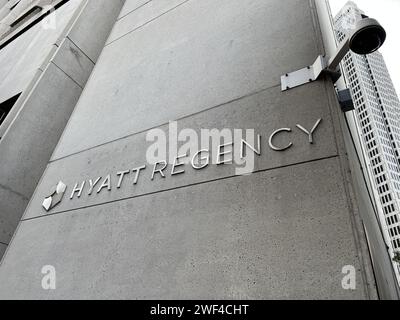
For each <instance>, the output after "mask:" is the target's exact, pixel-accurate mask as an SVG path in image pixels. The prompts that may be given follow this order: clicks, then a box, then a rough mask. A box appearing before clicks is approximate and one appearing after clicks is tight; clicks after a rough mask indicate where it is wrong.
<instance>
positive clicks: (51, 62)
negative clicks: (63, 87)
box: [51, 61, 83, 89]
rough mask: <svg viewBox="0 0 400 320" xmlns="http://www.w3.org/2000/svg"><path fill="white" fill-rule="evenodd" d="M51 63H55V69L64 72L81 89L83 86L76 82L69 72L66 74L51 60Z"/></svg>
mask: <svg viewBox="0 0 400 320" xmlns="http://www.w3.org/2000/svg"><path fill="white" fill-rule="evenodd" d="M51 63H52V64H53V65H55V66H56V67H57V69H59V70H61V71H62V73H63V74H65V75H66V76H67V77H68V78H69V79H71V80H72V81H73V82H74V83H75V84H76V85H77V86H78V87H79V88H81V89H83V87H82V86H81V85H80V84H79V83H78V82H76V81H75V80H74V79H73V78H72V77H71V76H70V75H69V74H67V73H66V72H65V71H64V70H63V69H61V68H60V67H59V66H58V65H56V64H55V63H54V62H53V61H51Z"/></svg>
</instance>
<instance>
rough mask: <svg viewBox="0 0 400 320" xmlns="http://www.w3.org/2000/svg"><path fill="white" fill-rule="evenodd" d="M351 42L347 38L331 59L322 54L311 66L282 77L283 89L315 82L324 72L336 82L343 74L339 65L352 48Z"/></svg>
mask: <svg viewBox="0 0 400 320" xmlns="http://www.w3.org/2000/svg"><path fill="white" fill-rule="evenodd" d="M349 43H350V40H349V39H346V41H344V42H343V44H342V45H341V46H340V47H339V48H338V50H337V51H336V53H335V55H334V56H333V57H332V58H331V59H329V60H327V59H326V58H325V57H324V56H321V55H320V56H318V57H317V59H316V60H315V62H314V63H313V64H312V65H311V66H308V67H305V68H303V69H300V70H297V71H294V72H291V73H287V74H285V75H283V76H282V77H281V85H282V91H286V90H289V89H292V88H295V87H298V86H301V85H303V84H306V83H309V82H314V81H315V80H317V79H318V78H319V77H320V76H321V74H323V73H326V74H329V75H330V76H331V77H332V80H333V81H334V82H336V81H337V80H338V79H339V78H340V76H341V74H340V71H339V70H338V66H339V63H340V61H342V59H343V58H344V56H345V55H346V54H347V53H348V52H349V50H350V46H349Z"/></svg>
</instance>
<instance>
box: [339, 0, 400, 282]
mask: <svg viewBox="0 0 400 320" xmlns="http://www.w3.org/2000/svg"><path fill="white" fill-rule="evenodd" d="M362 15H363V12H362V11H361V10H360V9H359V8H358V7H357V6H356V4H354V3H353V2H348V3H347V4H346V6H345V7H344V8H343V9H342V10H341V11H340V12H339V14H338V15H337V16H336V17H335V33H336V38H337V40H338V42H342V41H343V40H344V39H345V38H346V36H347V35H348V32H349V30H351V29H352V28H353V26H354V24H355V22H356V21H357V20H359V19H362ZM343 69H344V74H345V79H346V82H347V83H348V86H349V88H350V91H351V94H352V98H353V101H354V106H355V113H356V118H357V121H358V126H359V132H360V135H361V140H362V143H363V146H364V150H365V155H366V158H367V159H366V160H367V162H368V163H369V166H368V167H369V171H370V176H371V177H372V178H373V184H374V185H375V187H376V190H377V193H376V197H377V199H376V200H377V203H378V205H380V207H381V209H382V210H378V212H380V215H381V216H380V217H379V218H380V221H381V223H382V230H383V232H385V233H386V237H387V239H390V243H388V246H389V248H390V249H391V250H390V251H391V253H394V252H396V251H400V153H399V152H400V102H399V99H398V97H397V94H396V91H395V89H394V86H393V84H392V81H391V78H390V75H389V72H388V70H387V68H386V64H385V61H384V59H383V57H382V55H381V53H379V52H375V53H373V54H371V55H368V56H365V55H357V54H354V53H352V52H349V53H348V54H347V55H346V57H345V59H344V62H343ZM383 221H384V222H383ZM394 268H395V271H396V274H397V276H398V279H400V278H399V272H400V266H399V264H398V263H395V262H394Z"/></svg>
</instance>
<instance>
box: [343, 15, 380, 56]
mask: <svg viewBox="0 0 400 320" xmlns="http://www.w3.org/2000/svg"><path fill="white" fill-rule="evenodd" d="M385 40H386V31H385V29H384V28H383V27H382V26H381V25H380V24H379V22H378V21H376V20H375V19H372V18H368V17H365V18H364V19H362V20H359V21H357V24H356V27H355V29H354V32H353V34H352V35H351V37H350V39H349V47H350V50H351V51H353V52H354V53H357V54H371V53H373V52H375V51H376V50H378V49H379V48H380V47H382V45H383V43H384V42H385Z"/></svg>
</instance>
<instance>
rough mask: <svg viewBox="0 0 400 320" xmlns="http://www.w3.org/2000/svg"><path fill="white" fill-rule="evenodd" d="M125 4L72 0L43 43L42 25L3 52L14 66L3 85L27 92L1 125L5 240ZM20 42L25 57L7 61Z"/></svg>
mask: <svg viewBox="0 0 400 320" xmlns="http://www.w3.org/2000/svg"><path fill="white" fill-rule="evenodd" d="M95 2H96V5H94V3H95ZM122 3H123V2H122V1H113V2H110V1H89V2H86V1H83V2H82V1H71V2H69V3H67V4H66V5H65V6H63V7H61V8H60V9H59V10H60V11H56V14H57V15H59V16H60V19H57V21H58V23H59V25H58V27H59V28H61V30H58V32H57V33H55V32H50V34H47V33H46V32H45V31H43V33H46V35H43V36H42V37H44V41H39V40H40V39H37V36H38V37H39V38H40V37H41V33H40V30H38V29H37V28H40V26H39V25H38V26H37V28H36V27H35V29H34V30H31V32H29V33H28V34H24V35H23V36H22V38H21V39H18V40H17V41H18V42H17V43H15V44H14V43H11V44H10V46H11V47H10V48H9V47H6V48H5V49H3V50H5V51H4V52H1V53H2V54H4V56H3V58H4V59H3V63H2V64H1V65H2V66H5V67H8V66H10V67H9V68H10V71H9V78H8V79H5V80H4V82H3V83H2V85H4V86H5V87H6V88H12V90H15V89H16V88H15V86H14V85H15V84H16V83H17V84H20V86H17V89H18V91H19V90H23V94H22V95H21V97H20V98H19V100H18V101H17V103H16V105H15V106H14V108H13V110H12V112H11V113H10V115H9V116H8V117H7V119H6V121H5V122H4V124H3V126H2V128H3V130H4V134H3V136H2V139H1V141H0V163H1V164H2V166H1V168H0V242H2V243H4V244H8V243H9V241H10V239H11V237H12V235H13V233H14V231H15V229H16V226H17V224H18V222H19V221H20V219H21V216H22V214H23V212H24V210H25V208H26V205H27V204H28V202H29V199H30V197H31V196H32V194H33V192H34V190H35V188H36V186H37V183H38V181H39V179H40V177H41V175H42V174H43V172H44V170H45V168H46V165H47V163H48V161H49V159H50V156H51V154H52V152H53V151H54V147H55V145H56V144H57V142H58V140H59V138H60V136H61V133H62V131H63V130H64V128H65V125H66V123H67V121H68V119H69V117H70V115H71V112H72V110H73V109H74V107H75V105H76V103H77V101H78V98H79V97H80V95H81V93H82V89H83V87H84V85H85V83H86V81H87V79H88V77H89V75H90V73H91V71H92V69H93V66H94V64H95V62H96V59H97V56H96V54H95V53H96V52H97V53H98V51H100V49H99V48H101V47H102V46H103V45H104V43H105V40H106V38H107V37H108V35H109V33H110V30H111V27H112V26H113V24H114V22H115V19H116V17H117V15H118V14H119V11H120V9H121V7H122ZM104 16H107V19H104ZM67 18H69V19H67ZM99 19H101V21H102V24H101V25H100V24H99ZM96 26H99V27H98V28H96ZM93 32H95V33H94V34H93ZM88 34H90V35H93V36H92V42H91V43H89V44H88V45H87V47H86V48H90V49H86V48H85V47H84V49H82V48H81V47H79V44H80V42H82V39H84V38H85V37H89V36H88ZM30 37H35V39H34V41H33V42H32V43H35V45H34V46H31V43H29V41H27V39H29V38H30ZM42 40H43V39H42ZM24 41H27V43H28V47H26V46H25V44H24ZM50 44H51V45H50ZM18 46H20V47H21V50H20V52H19V53H21V55H18V57H17V61H15V60H13V59H11V62H12V63H11V64H8V63H6V61H7V59H8V58H10V56H12V49H13V48H14V47H18ZM30 47H31V48H32V50H33V51H32V52H31V51H30V50H29V48H30ZM3 50H2V51H3ZM14 54H15V52H14ZM30 57H31V59H30ZM32 57H33V58H32ZM18 71H22V72H21V73H19V72H18ZM21 78H22V80H21Z"/></svg>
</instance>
